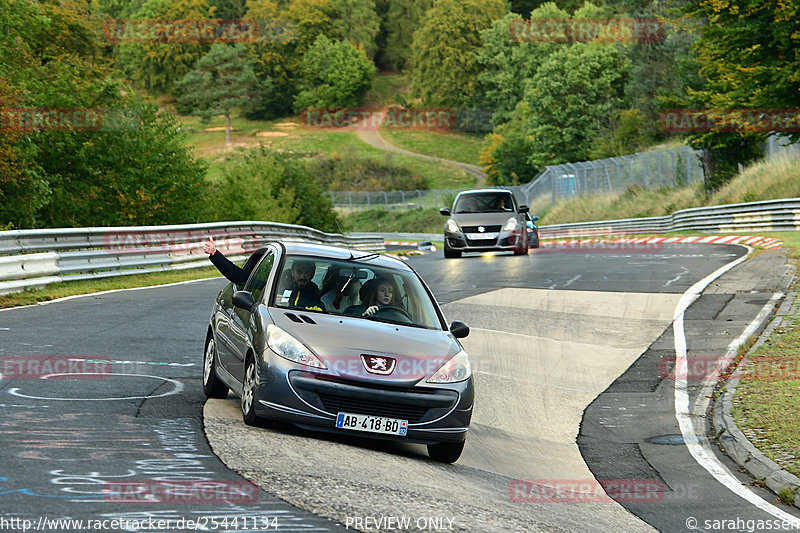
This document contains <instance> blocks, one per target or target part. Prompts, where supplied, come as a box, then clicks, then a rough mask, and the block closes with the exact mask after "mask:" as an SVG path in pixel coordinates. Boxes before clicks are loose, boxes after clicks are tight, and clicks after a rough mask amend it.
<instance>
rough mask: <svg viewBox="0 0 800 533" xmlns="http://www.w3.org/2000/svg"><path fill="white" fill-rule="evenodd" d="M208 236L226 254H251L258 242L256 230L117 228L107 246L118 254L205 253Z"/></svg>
mask: <svg viewBox="0 0 800 533" xmlns="http://www.w3.org/2000/svg"><path fill="white" fill-rule="evenodd" d="M208 237H213V238H214V240H215V241H216V244H217V248H218V249H219V250H220V251H221V252H222V253H224V254H226V255H228V254H243V253H249V252H250V251H252V250H255V249H256V248H257V244H258V243H257V242H256V241H255V240H254V237H255V233H253V232H252V231H227V230H210V231H209V230H177V231H117V232H109V233H106V234H105V235H104V236H103V248H105V249H106V250H107V251H109V252H112V253H115V254H169V255H201V254H202V253H203V244H202V243H203V241H204V240H206V239H207V238H208Z"/></svg>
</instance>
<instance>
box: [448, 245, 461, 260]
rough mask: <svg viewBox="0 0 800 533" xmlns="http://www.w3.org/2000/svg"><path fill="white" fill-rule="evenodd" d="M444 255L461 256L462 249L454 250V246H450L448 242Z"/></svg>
mask: <svg viewBox="0 0 800 533" xmlns="http://www.w3.org/2000/svg"><path fill="white" fill-rule="evenodd" d="M444 256H445V257H446V258H447V259H455V258H458V257H461V251H460V250H453V249H452V248H450V247H448V246H447V244H445V245H444Z"/></svg>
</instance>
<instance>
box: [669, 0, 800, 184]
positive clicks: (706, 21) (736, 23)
mask: <svg viewBox="0 0 800 533" xmlns="http://www.w3.org/2000/svg"><path fill="white" fill-rule="evenodd" d="M683 13H684V14H685V15H687V16H688V17H689V18H690V20H692V21H694V22H695V23H697V24H698V25H699V35H700V37H699V39H698V40H697V41H696V43H695V46H694V50H693V52H694V58H695V60H696V61H697V63H698V64H699V66H700V71H699V73H700V75H701V76H703V78H704V79H705V81H706V83H705V87H703V88H701V89H700V90H697V91H693V92H691V93H689V94H687V95H686V98H685V100H684V103H685V104H686V105H687V106H689V107H696V108H697V107H699V108H702V109H709V110H732V109H742V108H745V109H781V108H791V109H797V108H798V107H800V90H799V89H800V31H798V26H797V21H798V19H800V4H798V3H797V2H784V1H781V0H765V1H763V2H752V1H749V0H726V1H724V2H700V3H695V2H691V3H690V2H686V3H685V4H684V5H683ZM764 136H765V134H764V133H763V132H758V131H752V130H748V128H747V126H744V125H743V126H741V127H740V128H739V130H738V131H736V132H732V133H726V132H720V131H710V132H706V133H698V134H696V135H694V136H693V138H692V141H691V142H692V144H693V145H694V146H696V147H699V148H702V149H703V151H704V156H703V162H704V167H705V171H706V176H707V179H709V181H708V182H707V185H708V187H709V188H716V187H718V186H719V185H721V184H722V183H724V182H725V181H727V180H728V179H730V178H731V177H732V176H733V175H734V174H736V172H737V169H738V164H739V163H742V164H746V163H748V162H749V161H751V160H753V159H755V158H758V157H760V156H761V154H762V150H761V145H762V143H763V140H764Z"/></svg>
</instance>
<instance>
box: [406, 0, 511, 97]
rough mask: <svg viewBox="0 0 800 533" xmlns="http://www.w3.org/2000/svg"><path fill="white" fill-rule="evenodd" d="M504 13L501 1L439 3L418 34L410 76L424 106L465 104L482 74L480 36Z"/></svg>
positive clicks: (443, 0) (441, 0) (446, 0)
mask: <svg viewBox="0 0 800 533" xmlns="http://www.w3.org/2000/svg"><path fill="white" fill-rule="evenodd" d="M505 14H506V4H505V2H504V1H503V0H437V2H436V5H435V7H433V8H432V9H430V10H428V11H427V12H426V13H425V16H424V19H423V21H422V25H421V26H420V27H419V28H418V29H417V31H416V32H415V33H414V39H413V43H412V52H411V57H410V59H409V69H408V78H409V84H410V90H411V95H412V96H413V97H420V98H422V101H423V102H424V103H425V104H426V105H442V106H462V105H466V104H468V103H469V101H470V99H471V98H472V96H473V94H474V92H475V80H476V78H477V75H478V73H479V72H480V69H481V67H480V64H479V63H478V61H477V59H476V57H475V52H476V50H478V49H479V48H480V46H481V39H480V32H481V31H483V30H485V29H487V28H489V27H490V26H491V24H492V22H493V21H495V20H497V19H499V18H501V17H503V16H504V15H505Z"/></svg>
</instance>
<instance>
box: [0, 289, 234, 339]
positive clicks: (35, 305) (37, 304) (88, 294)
mask: <svg viewBox="0 0 800 533" xmlns="http://www.w3.org/2000/svg"><path fill="white" fill-rule="evenodd" d="M221 277H222V276H214V277H211V278H202V279H190V280H188V281H176V282H175V283H163V284H161V285H148V286H147V287H129V288H127V289H111V290H108V291H101V292H88V293H86V294H73V295H72V296H64V297H63V298H56V299H54V300H47V301H46V302H37V303H35V304H30V305H20V306H19V307H8V308H6V309H0V313H2V312H3V311H16V310H17V309H26V308H28V307H39V306H42V305H50V304H54V303H57V302H65V301H67V300H75V299H76V298H86V297H88V296H100V295H101V294H111V293H114V292H125V291H141V290H144V289H160V288H162V287H172V286H173V285H188V284H189V283H198V282H200V281H208V280H211V279H220V278H221ZM5 329H8V328H5Z"/></svg>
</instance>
